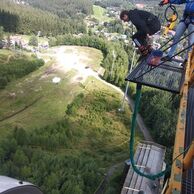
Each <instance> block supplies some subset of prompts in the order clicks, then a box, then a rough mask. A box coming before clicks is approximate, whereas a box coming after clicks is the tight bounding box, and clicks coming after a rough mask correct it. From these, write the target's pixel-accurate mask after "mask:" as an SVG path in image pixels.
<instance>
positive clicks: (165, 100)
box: [140, 89, 179, 162]
mask: <svg viewBox="0 0 194 194" xmlns="http://www.w3.org/2000/svg"><path fill="white" fill-rule="evenodd" d="M178 107H179V96H173V98H172V94H170V93H168V92H164V91H160V90H155V89H146V90H144V91H143V94H142V99H141V109H140V112H141V115H142V116H143V118H144V121H145V123H146V125H147V126H148V128H149V129H150V131H151V134H152V136H153V138H154V140H155V141H156V142H157V143H159V144H162V145H164V146H166V147H167V149H168V152H167V154H166V155H167V162H171V154H172V148H173V145H174V137H175V131H176V124H177V116H178Z"/></svg>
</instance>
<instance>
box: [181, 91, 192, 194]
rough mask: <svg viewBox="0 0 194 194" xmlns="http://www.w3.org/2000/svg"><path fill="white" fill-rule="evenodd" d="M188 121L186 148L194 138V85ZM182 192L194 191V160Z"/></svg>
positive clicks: (190, 98) (189, 102)
mask: <svg viewBox="0 0 194 194" xmlns="http://www.w3.org/2000/svg"><path fill="white" fill-rule="evenodd" d="M187 106H188V108H187V121H186V134H185V149H186V148H187V147H188V146H189V145H190V144H191V143H192V141H193V139H194V87H193V88H190V90H189V95H188V104H187ZM182 193H183V194H191V193H194V161H193V165H192V168H191V169H189V170H187V171H186V172H185V174H184V177H183V181H182Z"/></svg>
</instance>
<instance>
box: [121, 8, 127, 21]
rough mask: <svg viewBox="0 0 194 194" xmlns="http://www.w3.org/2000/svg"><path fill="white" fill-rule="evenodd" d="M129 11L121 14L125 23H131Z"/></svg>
mask: <svg viewBox="0 0 194 194" xmlns="http://www.w3.org/2000/svg"><path fill="white" fill-rule="evenodd" d="M128 14H129V11H127V10H123V11H121V13H120V19H121V20H123V21H124V22H128V21H129V15H128Z"/></svg>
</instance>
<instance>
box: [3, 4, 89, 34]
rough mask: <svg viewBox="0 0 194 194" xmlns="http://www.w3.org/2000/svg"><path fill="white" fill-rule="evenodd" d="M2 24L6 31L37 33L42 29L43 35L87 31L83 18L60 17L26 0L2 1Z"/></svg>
mask: <svg viewBox="0 0 194 194" xmlns="http://www.w3.org/2000/svg"><path fill="white" fill-rule="evenodd" d="M50 6H51V5H50ZM51 7H52V6H51ZM64 13H67V12H65V11H64ZM0 26H3V27H4V30H5V31H6V32H14V33H20V34H31V33H34V34H37V32H38V31H41V32H42V33H41V34H42V35H58V34H64V33H73V34H76V33H84V32H85V31H86V29H85V24H84V23H83V19H82V18H78V19H75V18H74V19H68V18H60V17H59V16H57V15H56V14H54V13H51V12H49V11H46V10H45V11H43V10H41V9H38V8H34V7H32V6H30V5H28V3H27V2H26V1H25V2H24V1H18V0H1V1H0Z"/></svg>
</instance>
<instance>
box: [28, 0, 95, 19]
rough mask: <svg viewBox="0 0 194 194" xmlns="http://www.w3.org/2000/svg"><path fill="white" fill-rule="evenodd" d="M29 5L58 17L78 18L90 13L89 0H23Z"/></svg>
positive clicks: (90, 5)
mask: <svg viewBox="0 0 194 194" xmlns="http://www.w3.org/2000/svg"><path fill="white" fill-rule="evenodd" d="M25 2H27V3H29V4H30V5H32V6H34V7H37V8H39V9H42V10H46V11H49V12H51V13H53V14H56V15H58V16H59V17H60V18H63V17H65V18H66V17H69V18H80V17H83V16H82V14H83V15H90V14H92V2H91V1H90V0H25Z"/></svg>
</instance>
